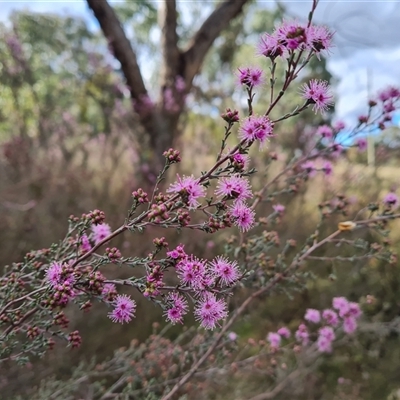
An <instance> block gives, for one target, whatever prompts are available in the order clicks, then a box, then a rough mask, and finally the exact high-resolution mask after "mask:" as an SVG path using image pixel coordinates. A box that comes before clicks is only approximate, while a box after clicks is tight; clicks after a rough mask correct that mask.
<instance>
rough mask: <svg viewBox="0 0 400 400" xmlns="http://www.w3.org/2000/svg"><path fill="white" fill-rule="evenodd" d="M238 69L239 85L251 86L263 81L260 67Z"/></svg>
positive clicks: (258, 84)
mask: <svg viewBox="0 0 400 400" xmlns="http://www.w3.org/2000/svg"><path fill="white" fill-rule="evenodd" d="M238 71H239V73H238V80H239V83H240V84H241V85H245V86H247V87H249V88H253V87H257V86H260V85H262V84H263V83H264V78H263V71H262V69H260V68H255V67H247V68H238Z"/></svg>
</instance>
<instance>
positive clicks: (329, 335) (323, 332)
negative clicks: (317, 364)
mask: <svg viewBox="0 0 400 400" xmlns="http://www.w3.org/2000/svg"><path fill="white" fill-rule="evenodd" d="M318 332H319V335H320V336H323V337H325V338H326V339H328V340H329V341H331V342H332V341H333V340H334V339H335V332H334V331H333V328H332V327H330V326H324V327H322V328H321V329H320V330H319V331H318Z"/></svg>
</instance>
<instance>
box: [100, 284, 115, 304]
mask: <svg viewBox="0 0 400 400" xmlns="http://www.w3.org/2000/svg"><path fill="white" fill-rule="evenodd" d="M115 296H117V288H116V287H115V285H114V284H113V283H106V284H105V285H104V286H103V290H102V291H101V297H103V299H104V300H106V301H110V298H111V299H112V298H114V297H115Z"/></svg>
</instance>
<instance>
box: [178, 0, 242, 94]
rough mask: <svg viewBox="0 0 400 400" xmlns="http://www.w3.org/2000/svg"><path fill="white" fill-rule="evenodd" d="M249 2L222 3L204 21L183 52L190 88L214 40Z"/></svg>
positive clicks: (233, 1)
mask: <svg viewBox="0 0 400 400" xmlns="http://www.w3.org/2000/svg"><path fill="white" fill-rule="evenodd" d="M247 2H249V0H230V1H224V2H221V5H220V6H219V7H218V8H216V9H215V10H214V11H213V12H212V13H211V15H210V16H209V17H208V18H207V19H206V20H205V21H204V23H203V25H202V26H201V27H200V28H199V30H198V31H197V32H196V34H195V35H194V37H193V38H192V40H191V41H190V43H189V45H188V47H187V49H186V50H185V51H184V52H183V54H182V58H183V65H184V71H183V74H184V79H185V81H186V85H187V86H190V85H191V83H192V81H193V78H194V77H195V75H196V74H197V73H198V72H199V71H200V68H201V65H202V63H203V60H204V58H205V56H206V54H207V52H208V51H209V49H210V47H211V45H212V44H213V42H214V40H215V39H216V38H217V37H218V36H219V35H220V34H221V32H222V31H223V30H224V29H225V28H227V27H228V25H229V22H230V21H231V20H232V19H233V18H235V17H236V16H237V15H239V14H240V13H241V12H242V10H243V6H244V5H245V4H246V3H247Z"/></svg>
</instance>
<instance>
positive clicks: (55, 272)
mask: <svg viewBox="0 0 400 400" xmlns="http://www.w3.org/2000/svg"><path fill="white" fill-rule="evenodd" d="M62 272H63V270H62V266H61V264H59V263H57V262H53V263H51V264H50V267H49V268H48V269H47V271H46V279H47V281H48V282H49V283H50V285H51V286H53V287H54V286H55V285H57V284H58V283H60V282H61V280H62Z"/></svg>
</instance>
